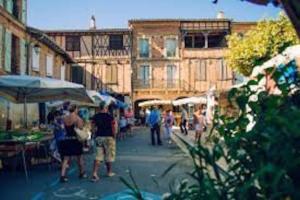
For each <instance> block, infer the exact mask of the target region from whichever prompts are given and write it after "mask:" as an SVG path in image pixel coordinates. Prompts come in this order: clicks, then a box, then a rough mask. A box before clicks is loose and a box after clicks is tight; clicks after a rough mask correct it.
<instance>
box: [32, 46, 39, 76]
mask: <svg viewBox="0 0 300 200" xmlns="http://www.w3.org/2000/svg"><path fill="white" fill-rule="evenodd" d="M32 70H33V71H39V70H40V48H38V47H34V48H32Z"/></svg>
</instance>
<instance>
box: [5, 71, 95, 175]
mask: <svg viewBox="0 0 300 200" xmlns="http://www.w3.org/2000/svg"><path fill="white" fill-rule="evenodd" d="M0 95H1V96H2V97H4V98H5V99H7V100H9V101H12V102H14V103H22V104H24V129H23V130H19V131H15V132H10V131H2V132H1V137H0V146H1V148H0V152H2V153H3V151H7V150H12V151H11V152H13V150H15V153H16V154H19V153H20V154H21V156H22V161H23V168H24V172H25V176H26V180H27V179H28V172H27V163H26V153H27V150H28V145H29V146H30V145H35V144H37V145H38V144H40V143H41V142H45V141H49V140H51V139H52V134H49V130H44V131H41V130H38V129H36V130H35V131H31V129H29V128H28V124H27V103H40V102H47V101H55V100H75V101H80V102H85V103H93V101H92V100H91V98H90V97H89V96H88V95H87V92H86V90H85V88H84V86H83V85H79V84H74V83H71V82H67V81H61V80H56V79H50V78H40V77H32V76H17V75H7V76H0ZM50 133H51V130H50ZM46 147H47V146H46ZM1 150H2V151H1ZM45 151H46V149H45ZM0 158H1V157H0Z"/></svg>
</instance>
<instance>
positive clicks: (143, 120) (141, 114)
mask: <svg viewBox="0 0 300 200" xmlns="http://www.w3.org/2000/svg"><path fill="white" fill-rule="evenodd" d="M139 117H140V122H141V125H142V126H145V117H146V116H145V111H144V109H142V108H141V109H140V112H139Z"/></svg>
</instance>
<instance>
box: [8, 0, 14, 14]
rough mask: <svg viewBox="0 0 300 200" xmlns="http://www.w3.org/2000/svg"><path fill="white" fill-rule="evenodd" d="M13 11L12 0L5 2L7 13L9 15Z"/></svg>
mask: <svg viewBox="0 0 300 200" xmlns="http://www.w3.org/2000/svg"><path fill="white" fill-rule="evenodd" d="M13 9H14V2H13V0H6V11H7V12H9V13H10V14H12V13H13Z"/></svg>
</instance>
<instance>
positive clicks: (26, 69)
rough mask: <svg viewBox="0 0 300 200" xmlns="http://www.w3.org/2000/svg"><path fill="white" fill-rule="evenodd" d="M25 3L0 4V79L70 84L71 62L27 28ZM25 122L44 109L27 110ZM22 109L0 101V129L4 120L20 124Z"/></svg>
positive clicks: (37, 32) (43, 36)
mask: <svg viewBox="0 0 300 200" xmlns="http://www.w3.org/2000/svg"><path fill="white" fill-rule="evenodd" d="M26 18H27V1H26V0H0V75H6V74H14V75H32V76H40V77H51V78H56V79H63V80H70V73H69V71H70V69H71V65H72V64H74V63H75V61H74V60H73V59H72V57H70V56H69V55H68V54H67V53H66V52H65V51H63V49H62V48H60V47H59V46H58V45H57V44H56V43H55V42H54V41H52V40H51V39H50V38H49V37H48V36H47V35H46V34H45V33H43V32H42V31H40V30H38V29H35V28H31V27H27V26H26ZM28 108H29V110H28V119H31V121H34V120H38V119H39V118H40V117H41V116H44V115H45V113H44V112H45V106H44V105H41V104H40V105H38V104H31V105H29V106H28ZM22 112H23V107H22V106H21V105H16V104H12V103H8V102H7V101H5V100H4V99H0V126H1V127H3V126H4V125H5V123H6V119H7V116H8V115H9V116H10V118H11V119H12V120H13V123H14V125H16V126H17V125H18V124H22V120H23V119H22V117H23V114H22Z"/></svg>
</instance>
